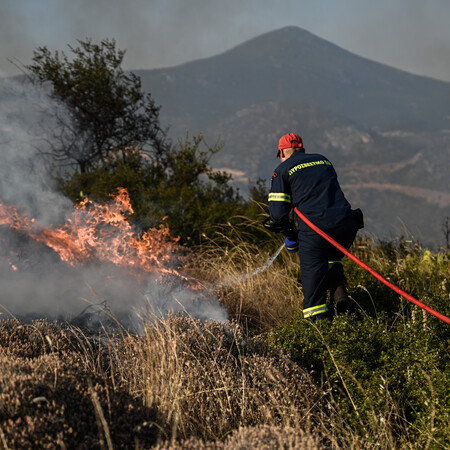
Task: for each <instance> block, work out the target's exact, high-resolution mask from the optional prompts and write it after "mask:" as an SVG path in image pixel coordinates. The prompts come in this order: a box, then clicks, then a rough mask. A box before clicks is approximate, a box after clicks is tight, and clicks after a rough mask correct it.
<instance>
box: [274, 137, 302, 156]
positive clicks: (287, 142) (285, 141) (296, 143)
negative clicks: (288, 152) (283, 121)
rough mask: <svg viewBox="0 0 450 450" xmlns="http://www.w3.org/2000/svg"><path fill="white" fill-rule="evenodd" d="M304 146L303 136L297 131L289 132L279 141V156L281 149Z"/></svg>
mask: <svg viewBox="0 0 450 450" xmlns="http://www.w3.org/2000/svg"><path fill="white" fill-rule="evenodd" d="M301 147H303V141H302V138H301V137H300V136H299V135H298V134H295V133H288V134H285V135H284V136H282V137H281V139H280V140H279V142H278V152H277V157H278V156H280V150H284V149H285V148H301Z"/></svg>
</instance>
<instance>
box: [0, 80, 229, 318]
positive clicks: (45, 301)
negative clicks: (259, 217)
mask: <svg viewBox="0 0 450 450" xmlns="http://www.w3.org/2000/svg"><path fill="white" fill-rule="evenodd" d="M0 98H1V100H0V200H1V201H2V202H3V203H5V204H9V205H15V206H17V207H18V208H20V211H22V212H23V213H24V214H26V215H27V216H29V217H30V218H31V217H32V218H35V219H36V222H37V223H39V224H41V225H46V226H57V225H59V224H62V223H64V221H65V220H66V219H67V218H68V217H69V216H70V214H71V213H72V211H73V205H72V202H71V201H70V200H69V199H67V198H66V197H64V196H63V195H62V194H60V193H59V192H57V190H56V189H55V185H54V183H53V181H52V179H53V178H52V176H51V175H55V173H54V170H55V167H54V165H53V164H52V160H51V158H49V157H48V156H47V154H48V153H49V152H51V150H52V140H53V139H54V138H55V136H56V137H57V138H58V139H60V138H61V134H60V132H59V131H58V123H59V120H61V119H63V120H66V119H67V118H68V115H67V114H66V113H65V111H64V108H63V107H62V105H60V104H58V103H56V102H55V101H53V100H52V99H51V98H50V97H49V96H48V95H47V92H46V90H45V88H42V87H40V86H34V85H32V84H30V83H29V82H27V81H23V80H22V81H21V80H17V79H16V80H13V79H3V80H0ZM56 116H57V117H58V119H57V118H56ZM49 172H52V173H49ZM24 262H26V264H23V263H24ZM16 268H18V269H17V270H14V269H16ZM142 286H144V287H142ZM149 309H151V310H153V311H154V312H155V313H156V315H157V316H161V315H164V314H166V313H168V312H184V313H187V314H189V315H191V316H192V317H194V318H199V319H202V320H203V319H215V320H221V321H224V320H226V319H227V315H226V313H225V310H224V309H223V308H222V307H221V305H220V304H219V302H218V300H217V298H216V297H215V296H211V295H205V294H202V293H198V292H196V291H193V290H191V289H190V288H189V287H188V286H187V285H186V284H183V283H179V282H178V283H177V282H176V280H168V279H167V280H164V278H161V277H159V278H158V277H153V276H152V277H150V276H149V277H148V280H146V281H145V282H144V283H143V282H142V281H140V282H138V281H137V280H136V278H135V277H133V276H132V275H130V272H129V271H127V270H125V269H121V268H119V267H116V266H115V265H113V264H111V263H102V264H100V263H98V262H97V263H90V264H89V265H86V266H78V267H71V266H68V265H67V264H65V263H63V262H62V261H61V260H60V258H59V256H58V255H57V254H56V253H54V252H53V251H52V250H50V249H49V248H47V247H46V246H45V245H43V244H39V243H36V242H34V241H32V239H30V238H29V237H27V236H24V235H21V234H20V233H17V232H15V231H13V230H11V229H10V228H9V227H7V226H1V225H0V313H1V314H2V315H0V318H2V317H7V316H9V315H13V316H16V317H19V318H49V319H51V320H53V319H59V320H69V321H75V322H76V321H77V320H78V321H79V322H80V323H81V322H83V321H84V323H85V322H86V321H90V323H91V324H93V323H94V322H96V321H98V320H100V318H102V320H103V319H104V318H105V317H108V315H109V314H110V313H111V316H114V317H117V318H118V319H119V320H121V321H122V322H123V323H125V324H126V325H128V326H132V325H133V324H135V323H136V311H140V312H141V313H144V312H145V311H148V310H149Z"/></svg>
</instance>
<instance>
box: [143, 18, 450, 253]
mask: <svg viewBox="0 0 450 450" xmlns="http://www.w3.org/2000/svg"><path fill="white" fill-rule="evenodd" d="M394 44H395V43H393V45H394ZM136 73H137V74H138V75H139V76H140V77H141V80H142V85H143V88H144V89H145V90H146V91H148V92H150V93H151V94H152V96H153V97H154V99H155V100H156V102H157V103H158V104H160V105H162V109H161V114H160V119H161V123H162V124H163V125H164V124H168V125H170V135H171V137H172V138H174V139H178V138H183V137H184V136H185V135H186V132H187V131H188V132H189V133H190V134H191V135H192V134H197V133H199V132H202V133H203V134H204V135H205V137H206V138H207V141H208V142H209V143H215V142H216V141H217V140H218V139H220V140H223V141H224V147H223V149H222V150H221V151H220V152H219V153H218V154H217V155H216V156H215V157H214V159H213V160H212V163H213V165H214V167H217V168H225V169H227V170H229V171H230V172H231V173H233V174H234V178H235V181H236V183H237V185H238V186H241V187H242V188H243V189H244V190H245V185H246V184H247V180H248V178H251V179H253V180H255V179H256V178H258V177H261V178H263V179H266V180H267V181H269V179H270V175H271V173H272V171H273V169H274V167H275V166H276V165H277V162H278V161H277V159H276V158H275V157H274V156H275V152H276V145H277V142H278V139H279V137H280V136H281V135H282V134H284V133H287V132H296V133H299V134H300V135H301V136H302V137H303V140H304V142H305V147H306V151H310V152H318V153H323V154H325V155H326V156H327V157H328V158H330V160H331V161H332V162H333V164H334V165H335V167H336V170H337V172H338V175H339V179H340V181H341V184H342V186H343V188H344V190H345V192H346V194H347V197H348V198H349V200H350V202H351V203H352V205H353V206H354V207H357V206H358V207H361V208H362V209H363V210H364V212H365V217H366V224H367V226H366V229H367V231H369V232H372V233H374V234H375V235H376V236H378V237H392V236H398V235H400V234H403V235H405V234H412V235H413V236H414V237H415V238H418V239H420V240H422V241H423V242H425V243H427V244H428V245H433V244H434V245H437V244H442V243H443V242H442V240H443V233H442V230H441V226H442V223H443V221H444V219H445V217H447V216H450V189H449V188H450V182H449V180H450V177H449V176H448V175H449V173H450V154H449V149H450V83H446V82H443V81H438V80H434V79H431V78H428V77H423V76H418V75H413V74H410V73H407V72H404V71H402V70H398V69H395V68H393V67H389V66H386V65H384V64H380V63H377V62H374V61H370V60H368V59H366V58H363V57H360V56H357V55H355V54H352V53H351V52H348V51H346V50H344V49H342V48H340V47H338V46H336V45H334V44H332V43H330V42H327V41H326V40H324V39H321V38H319V37H317V36H314V35H313V34H311V33H309V32H307V31H305V30H302V29H300V28H297V27H287V28H282V29H280V30H276V31H273V32H270V33H266V34H264V35H261V36H259V37H256V38H254V39H251V40H249V41H247V42H244V43H242V44H241V45H238V46H237V47H234V48H232V49H230V50H229V51H226V52H225V53H222V54H220V55H217V56H213V57H210V58H205V59H201V60H197V61H192V62H189V63H186V64H182V65H180V66H176V67H171V68H165V69H158V70H145V71H144V70H143V71H136Z"/></svg>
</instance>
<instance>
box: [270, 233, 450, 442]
mask: <svg viewBox="0 0 450 450" xmlns="http://www.w3.org/2000/svg"><path fill="white" fill-rule="evenodd" d="M359 244H361V242H360V243H359ZM403 244H404V243H403ZM403 244H402V245H403ZM402 245H401V246H399V247H396V248H395V251H394V247H386V246H385V245H378V246H377V247H375V248H373V249H372V250H371V251H370V253H367V248H366V250H365V251H366V256H369V259H370V261H368V263H369V265H370V266H372V267H373V266H378V267H377V268H376V270H377V269H378V270H379V271H380V272H381V273H382V274H383V275H384V276H385V277H386V278H389V279H390V280H391V281H392V282H393V283H394V284H398V285H402V287H403V289H405V290H407V291H408V290H410V291H411V293H412V294H415V295H417V297H418V299H419V300H422V301H423V302H424V303H426V304H428V305H429V306H431V307H432V308H434V309H436V310H438V311H439V312H441V313H443V314H445V315H447V316H448V315H449V284H448V282H449V281H448V273H449V255H448V254H442V253H441V254H432V253H431V252H430V251H428V250H424V249H421V248H420V246H418V245H415V246H414V248H412V249H410V251H406V250H405V249H404V248H402ZM362 247H364V246H362ZM346 268H347V277H348V279H349V292H350V294H351V296H352V297H353V298H355V300H357V302H358V303H359V305H360V306H361V308H362V309H360V310H359V312H357V313H355V314H352V315H345V316H340V317H335V318H334V319H333V320H323V321H320V322H318V323H317V324H311V323H310V322H309V321H306V320H305V319H303V317H302V314H301V313H300V312H299V313H298V314H297V315H295V316H294V317H292V318H291V319H290V320H289V321H287V322H286V323H285V324H284V325H282V326H280V327H278V328H276V329H274V330H273V331H272V333H271V336H270V341H271V343H272V345H275V346H281V347H284V348H286V349H288V350H289V351H290V352H291V353H292V355H293V356H294V357H295V359H296V360H297V361H298V362H299V363H300V364H301V365H302V366H303V367H305V368H306V369H311V371H312V374H313V376H314V377H315V379H316V380H317V381H320V382H321V383H323V386H324V390H325V391H327V392H328V398H329V402H330V405H333V406H334V407H335V409H336V411H337V415H338V416H339V420H340V421H342V422H341V423H342V424H345V427H347V428H351V429H352V430H353V432H356V433H358V434H359V435H360V436H361V437H362V438H367V436H368V435H370V436H371V439H372V440H373V441H376V440H377V439H379V437H380V433H382V434H383V435H384V436H387V435H388V436H389V439H387V441H390V443H391V444H392V443H394V444H395V446H402V445H407V444H409V445H411V443H414V445H418V446H419V447H422V446H427V445H432V447H433V448H441V447H443V445H444V442H448V439H449V437H450V429H449V423H450V422H449V420H450V391H449V389H448V386H450V359H449V356H450V349H449V346H448V343H449V341H450V327H449V326H448V325H447V324H445V323H444V322H442V321H440V320H439V319H437V318H435V317H433V316H431V315H429V314H428V313H425V312H423V311H422V310H421V309H419V308H418V307H417V306H412V305H411V304H409V302H407V301H406V300H400V299H399V296H398V295H397V294H392V293H391V292H390V290H389V288H387V287H386V286H384V285H383V284H382V283H381V282H379V281H377V280H375V279H374V278H373V277H372V276H371V275H369V274H367V273H366V272H364V271H363V270H362V269H360V268H357V267H356V265H355V264H354V263H353V262H350V261H346ZM374 268H375V267H374Z"/></svg>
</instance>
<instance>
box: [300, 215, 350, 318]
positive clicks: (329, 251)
mask: <svg viewBox="0 0 450 450" xmlns="http://www.w3.org/2000/svg"><path fill="white" fill-rule="evenodd" d="M358 228H359V227H358V223H357V221H356V219H355V218H354V217H353V216H350V217H349V218H347V219H346V220H345V221H343V222H342V223H341V224H340V225H338V226H336V227H334V228H330V229H324V230H323V231H324V232H325V233H326V234H328V235H329V236H330V237H331V238H333V239H334V240H335V241H337V242H339V244H341V245H342V246H343V247H344V248H345V249H347V250H348V249H349V248H350V247H351V245H352V244H353V241H354V240H355V237H356V233H357V231H358ZM298 244H299V257H300V271H301V282H302V288H303V295H304V300H303V316H304V317H307V318H309V319H311V320H312V321H315V320H317V319H322V318H325V317H327V316H328V315H329V314H328V306H327V303H326V300H327V290H329V291H331V292H334V290H335V289H336V288H337V287H338V286H340V285H343V286H345V284H346V278H345V274H344V267H343V265H342V258H343V256H344V254H343V253H342V252H341V251H339V250H338V249H337V248H336V247H334V246H333V245H332V244H331V243H329V242H328V241H327V240H326V239H324V238H323V237H322V236H320V235H319V234H317V233H316V232H315V231H313V230H308V231H303V230H300V231H299V232H298Z"/></svg>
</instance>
